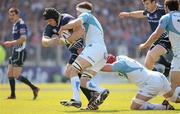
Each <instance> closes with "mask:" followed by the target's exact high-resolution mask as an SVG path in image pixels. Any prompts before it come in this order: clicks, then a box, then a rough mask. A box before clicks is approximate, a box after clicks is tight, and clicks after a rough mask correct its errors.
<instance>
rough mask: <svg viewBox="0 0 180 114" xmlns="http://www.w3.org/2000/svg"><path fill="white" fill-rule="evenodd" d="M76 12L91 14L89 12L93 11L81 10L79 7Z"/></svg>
mask: <svg viewBox="0 0 180 114" xmlns="http://www.w3.org/2000/svg"><path fill="white" fill-rule="evenodd" d="M76 10H77V11H79V12H81V13H89V12H91V10H88V9H85V8H79V7H77V8H76Z"/></svg>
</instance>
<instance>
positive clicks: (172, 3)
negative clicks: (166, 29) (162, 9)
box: [165, 0, 179, 11]
mask: <svg viewBox="0 0 180 114" xmlns="http://www.w3.org/2000/svg"><path fill="white" fill-rule="evenodd" d="M165 6H166V7H167V8H168V9H169V10H170V11H178V10H179V1H178V0H165Z"/></svg>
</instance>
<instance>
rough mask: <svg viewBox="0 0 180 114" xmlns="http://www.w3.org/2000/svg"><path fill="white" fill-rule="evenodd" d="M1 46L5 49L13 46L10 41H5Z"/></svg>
mask: <svg viewBox="0 0 180 114" xmlns="http://www.w3.org/2000/svg"><path fill="white" fill-rule="evenodd" d="M3 45H4V46H6V47H11V46H12V45H13V44H12V42H11V41H6V42H4V43H3Z"/></svg>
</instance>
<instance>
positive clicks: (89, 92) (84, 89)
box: [65, 57, 94, 101]
mask: <svg viewBox="0 0 180 114" xmlns="http://www.w3.org/2000/svg"><path fill="white" fill-rule="evenodd" d="M71 58H72V57H71ZM72 59H73V58H72ZM72 59H70V61H69V64H67V66H66V69H67V70H66V72H65V76H69V72H70V71H69V69H70V67H71V64H72V63H73V62H72V63H71V61H72ZM73 61H74V60H73ZM70 63H71V64H70ZM78 76H79V78H81V73H78ZM80 89H81V90H82V92H83V94H84V95H85V96H86V98H87V99H88V101H90V99H91V98H92V97H93V95H94V91H92V90H89V89H87V88H84V87H80Z"/></svg>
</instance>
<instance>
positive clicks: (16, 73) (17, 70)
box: [13, 67, 39, 100]
mask: <svg viewBox="0 0 180 114" xmlns="http://www.w3.org/2000/svg"><path fill="white" fill-rule="evenodd" d="M21 72H22V67H13V75H14V76H15V77H16V79H17V80H19V81H20V82H23V83H24V84H26V85H28V86H29V87H30V88H31V89H32V91H33V95H34V97H33V99H34V100H35V99H36V97H37V96H38V91H39V88H38V87H36V86H35V85H33V84H32V83H31V82H30V81H29V80H28V79H27V78H26V77H25V76H22V75H21Z"/></svg>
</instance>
